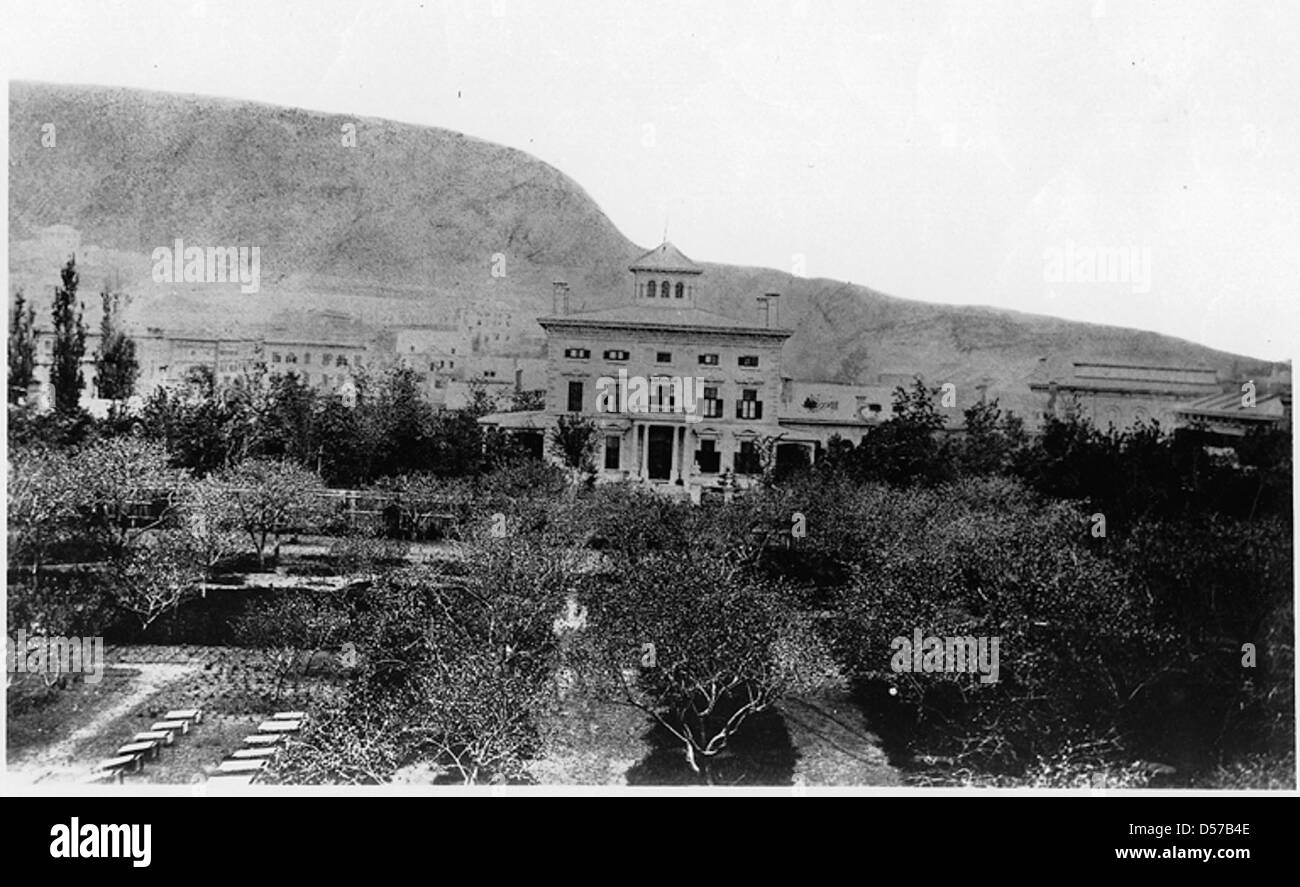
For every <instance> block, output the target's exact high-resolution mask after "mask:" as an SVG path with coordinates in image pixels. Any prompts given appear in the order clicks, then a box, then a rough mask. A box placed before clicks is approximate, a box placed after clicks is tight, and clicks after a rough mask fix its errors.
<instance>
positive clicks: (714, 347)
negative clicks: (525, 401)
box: [479, 243, 869, 489]
mask: <svg viewBox="0 0 1300 887" xmlns="http://www.w3.org/2000/svg"><path fill="white" fill-rule="evenodd" d="M629 270H630V271H631V273H632V288H631V290H632V291H631V296H630V298H629V300H628V301H627V302H626V303H625V304H623V305H619V306H616V307H612V308H604V309H599V310H594V311H582V312H570V311H568V287H567V285H565V284H563V283H557V284H555V293H554V306H553V307H554V310H553V312H552V314H551V315H549V316H546V317H542V318H539V319H538V323H539V324H540V325H541V326H542V328H543V329H544V330H545V331H546V341H547V364H546V399H545V408H544V409H541V410H536V411H529V412H514V413H495V414H491V415H488V416H484V417H483V418H482V419H480V420H479V421H480V422H481V423H482V424H484V425H486V426H489V427H496V428H500V429H502V430H504V431H506V432H509V433H512V434H517V435H520V436H523V437H524V438H525V439H527V440H528V443H529V445H530V447H531V448H532V450H533V451H534V452H535V453H536V454H538V455H542V454H544V453H545V452H546V449H547V445H546V438H547V435H548V434H549V431H550V429H552V428H554V427H555V426H556V424H557V423H558V422H559V421H560V417H561V416H564V415H580V416H582V417H584V418H586V419H589V420H590V421H592V422H593V423H594V425H595V427H596V429H597V432H598V445H597V448H596V453H595V463H596V470H597V474H598V476H599V477H600V478H601V479H604V480H641V481H646V482H650V483H656V484H671V485H680V486H683V487H687V488H696V489H698V488H699V487H705V486H712V485H717V484H719V483H720V482H722V481H723V479H724V478H727V479H728V480H734V481H735V482H736V483H737V484H738V485H741V486H743V485H745V484H746V483H747V479H748V478H753V477H756V476H757V475H759V474H761V473H762V471H763V468H764V466H765V460H767V459H775V460H776V461H777V463H778V464H780V463H781V462H783V461H786V460H798V461H800V462H809V463H810V462H811V461H812V460H814V459H815V458H816V454H817V450H818V448H819V445H821V444H823V443H824V442H825V441H826V439H828V438H829V437H830V435H831V434H833V433H835V432H836V431H838V432H839V433H841V434H844V433H845V432H851V430H852V428H853V427H856V428H857V429H858V430H859V432H860V431H861V430H862V429H863V428H865V427H866V425H867V424H869V423H868V422H866V421H865V420H858V419H857V418H856V417H854V418H850V419H847V420H845V421H844V422H842V423H832V424H823V425H818V424H815V423H814V424H807V423H804V424H802V425H798V426H796V425H794V424H791V423H789V422H784V423H783V418H788V417H785V416H784V415H783V412H784V410H783V405H787V404H789V403H790V401H791V400H792V398H793V397H794V395H793V388H792V385H791V380H790V379H788V378H787V377H784V376H783V375H782V371H781V370H782V367H781V358H782V349H783V347H784V345H785V342H786V340H787V339H788V338H789V337H790V336H791V334H792V333H793V331H792V330H790V329H785V328H782V327H780V326H778V325H777V322H776V321H777V303H778V296H777V295H776V294H772V293H768V294H766V295H764V296H761V297H760V298H759V299H758V303H759V311H758V317H757V319H756V320H755V322H752V323H746V322H743V321H740V320H737V319H735V318H731V317H727V316H725V315H722V314H717V313H715V312H712V311H707V310H705V309H702V308H700V307H699V306H698V305H697V296H698V293H699V282H700V279H701V277H702V276H703V268H701V267H700V266H699V265H697V264H695V263H694V262H692V261H691V260H690V259H688V258H686V256H684V255H682V253H681V252H680V251H679V250H677V248H676V247H674V246H673V245H672V244H670V243H664V244H662V245H660V246H659V247H657V248H656V249H654V250H651V251H650V252H648V253H646V254H645V255H643V256H642V257H641V258H639V259H637V260H636V261H635V262H633V263H632V265H631V266H630V269H629ZM841 424H842V425H845V427H843V428H841V427H839V426H840V425H841ZM850 426H852V427H850ZM846 436H847V435H846Z"/></svg>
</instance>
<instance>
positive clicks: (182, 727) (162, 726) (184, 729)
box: [149, 721, 190, 735]
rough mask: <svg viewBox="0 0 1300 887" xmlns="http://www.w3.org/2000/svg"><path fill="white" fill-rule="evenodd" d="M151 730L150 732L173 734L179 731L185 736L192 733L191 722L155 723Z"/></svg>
mask: <svg viewBox="0 0 1300 887" xmlns="http://www.w3.org/2000/svg"><path fill="white" fill-rule="evenodd" d="M149 729H150V730H171V731H173V732H175V731H177V730H179V731H180V732H181V734H182V735H184V734H186V733H188V732H190V722H189V721H155V722H154V724H153V726H151V727H150V728H149Z"/></svg>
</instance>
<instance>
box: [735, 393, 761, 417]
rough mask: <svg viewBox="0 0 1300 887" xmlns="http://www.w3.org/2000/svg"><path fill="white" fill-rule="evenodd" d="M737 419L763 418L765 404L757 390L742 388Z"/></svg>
mask: <svg viewBox="0 0 1300 887" xmlns="http://www.w3.org/2000/svg"><path fill="white" fill-rule="evenodd" d="M736 418H737V419H761V418H763V402H762V401H761V400H759V399H758V389H757V388H742V389H741V390H740V400H738V401H736Z"/></svg>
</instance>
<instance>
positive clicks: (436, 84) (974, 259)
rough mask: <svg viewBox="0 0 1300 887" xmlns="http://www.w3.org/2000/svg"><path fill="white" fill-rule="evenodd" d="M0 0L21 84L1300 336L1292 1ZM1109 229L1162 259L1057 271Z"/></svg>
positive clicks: (720, 256) (834, 267)
mask: <svg viewBox="0 0 1300 887" xmlns="http://www.w3.org/2000/svg"><path fill="white" fill-rule="evenodd" d="M0 2H3V6H4V9H5V12H4V15H3V21H4V25H3V28H0V31H2V33H0V59H3V60H4V61H3V62H0V64H4V66H5V67H4V69H3V73H4V74H5V76H6V77H8V78H10V79H32V80H46V81H55V82H69V83H95V84H114V85H122V86H134V87H141V88H146V89H158V90H166V91H175V92H194V93H202V94H207V95H217V96H227V97H232V98H242V99H253V100H258V101H263V102H269V103H273V104H282V105H289V106H295V107H302V108H308V109H313V110H321V111H330V112H340V113H354V114H359V115H364V116H376V117H386V118H391V119H394V120H400V121H406V122H411V123H419V124H428V125H434V126H440V127H445V128H448V129H453V130H459V131H462V132H465V133H468V134H471V135H474V136H478V137H480V138H484V139H488V140H491V141H494V142H499V143H502V144H505V145H510V146H514V147H517V148H521V149H523V150H526V151H528V152H530V153H532V154H534V155H536V156H537V157H540V158H541V159H543V160H545V161H547V162H549V163H551V164H553V165H555V166H556V167H558V168H559V169H561V170H562V171H564V172H565V173H567V174H568V175H569V176H571V177H572V178H574V179H575V180H576V181H577V182H578V183H579V184H581V185H582V186H583V187H584V188H585V189H586V190H587V191H588V193H590V194H591V196H592V197H593V198H595V200H596V201H597V202H598V203H599V204H600V205H601V207H602V208H603V209H604V210H605V212H606V213H608V215H609V216H610V218H611V219H612V220H613V222H614V224H616V225H617V226H618V227H619V228H620V229H621V230H622V231H623V232H624V233H625V234H626V235H627V236H628V237H630V238H631V239H632V240H634V241H636V242H637V243H640V244H642V245H645V246H647V247H649V246H652V245H654V244H655V243H657V242H658V241H659V239H660V237H661V235H662V234H663V230H664V226H665V222H666V223H667V225H668V228H669V236H670V238H671V239H672V240H673V241H674V242H675V243H676V244H677V245H678V246H679V247H681V248H682V250H683V251H684V252H686V253H687V254H688V255H690V256H691V257H692V258H695V259H700V260H709V261H718V262H732V263H738V264H753V265H766V266H771V267H777V268H782V269H785V270H792V269H793V267H794V264H795V263H796V262H797V261H800V260H801V261H802V262H803V267H804V268H805V269H806V273H807V275H808V276H814V277H829V278H835V279H842V280H850V281H853V282H855V283H862V284H866V285H868V286H872V287H874V288H876V289H879V290H882V291H884V292H887V293H891V294H893V295H897V296H903V297H907V298H913V299H923V300H926V301H933V302H949V303H972V304H987V305H996V306H999V307H1005V308H1013V309H1018V310H1022V311H1030V312H1035V313H1042V314H1053V315H1057V316H1061V317H1068V318H1073V319H1079V320H1088V321H1095V322H1099V323H1114V324H1120V325H1124V326H1134V327H1140V328H1145V329H1152V330H1157V331H1159V332H1163V333H1169V334H1173V335H1178V336H1182V337H1185V338H1189V339H1193V340H1196V341H1200V342H1204V343H1206V344H1209V345H1213V346H1216V347H1220V348H1224V349H1226V350H1231V351H1237V352H1242V353H1246V354H1250V355H1254V356H1259V357H1266V358H1274V359H1279V358H1290V357H1291V356H1292V355H1293V354H1294V351H1295V347H1294V345H1295V338H1294V336H1295V332H1296V331H1297V329H1300V323H1298V322H1297V320H1300V309H1297V295H1298V294H1297V292H1296V289H1297V284H1298V283H1300V273H1298V272H1300V262H1298V261H1297V257H1298V256H1300V212H1298V210H1297V197H1298V196H1300V195H1298V192H1300V188H1297V184H1298V182H1297V179H1298V178H1300V172H1298V168H1300V163H1297V155H1298V153H1300V152H1298V151H1297V145H1300V126H1298V125H1297V114H1296V107H1297V106H1300V63H1298V61H1297V59H1298V57H1300V4H1296V3H1294V2H1279V3H1264V2H1244V3H1242V2H1236V3H1229V2H1224V3H1201V2H1187V0H1176V2H1131V3H1130V2H1120V0H1079V2H1025V3H991V2H981V3H967V2H951V3H946V2H927V3H915V2H903V0H898V2H860V0H845V2H831V0H826V2H822V0H773V2H766V3H739V2H734V3H733V2H725V3H724V2H720V0H696V2H649V0H641V2H611V0H582V2H578V0H547V2H525V0H482V2H474V3H470V2H446V3H437V2H431V0H425V2H415V3H412V2H392V0H386V2H385V0H371V2H360V0H336V2H324V0H312V2H301V3H289V2H279V0H251V2H209V0H199V2H192V3H185V2H175V0H172V2H131V0H108V2H102V0H101V2H85V3H73V2H55V0H30V2H24V0H19V2H4V0H0ZM1099 249H1100V250H1111V251H1113V250H1124V251H1125V252H1126V254H1131V255H1134V256H1136V257H1138V258H1139V259H1144V258H1149V262H1150V276H1149V280H1147V279H1146V278H1145V276H1144V275H1143V273H1142V263H1141V261H1139V262H1138V263H1136V264H1135V265H1134V266H1133V268H1131V269H1129V268H1121V269H1116V270H1117V271H1118V272H1119V273H1118V279H1112V280H1110V281H1104V282H1086V281H1079V280H1076V279H1074V277H1075V276H1077V272H1074V274H1073V275H1072V274H1071V272H1069V271H1068V270H1067V272H1066V277H1065V279H1060V278H1059V277H1058V278H1057V279H1054V280H1053V279H1049V278H1050V277H1051V276H1052V275H1051V273H1049V271H1048V263H1049V260H1050V259H1052V258H1061V257H1064V256H1067V255H1073V256H1075V257H1080V256H1083V257H1086V256H1088V255H1089V254H1090V252H1089V251H1095V250H1099ZM1058 270H1059V269H1058ZM1148 283H1149V286H1148V285H1147V284H1148Z"/></svg>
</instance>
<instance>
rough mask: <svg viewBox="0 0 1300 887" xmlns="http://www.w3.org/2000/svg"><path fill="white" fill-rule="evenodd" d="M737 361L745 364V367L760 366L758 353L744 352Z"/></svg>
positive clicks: (741, 364)
mask: <svg viewBox="0 0 1300 887" xmlns="http://www.w3.org/2000/svg"><path fill="white" fill-rule="evenodd" d="M736 363H738V364H739V365H740V366H743V367H756V366H758V355H757V354H742V355H740V357H739V358H738V359H737V360H736Z"/></svg>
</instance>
